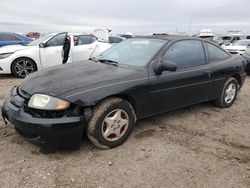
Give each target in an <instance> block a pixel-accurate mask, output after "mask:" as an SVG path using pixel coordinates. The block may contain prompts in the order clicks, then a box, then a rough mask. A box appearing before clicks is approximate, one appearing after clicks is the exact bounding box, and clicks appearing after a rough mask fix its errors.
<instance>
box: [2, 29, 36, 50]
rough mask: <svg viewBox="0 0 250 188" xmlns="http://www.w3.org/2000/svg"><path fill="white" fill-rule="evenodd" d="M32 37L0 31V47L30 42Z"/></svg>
mask: <svg viewBox="0 0 250 188" xmlns="http://www.w3.org/2000/svg"><path fill="white" fill-rule="evenodd" d="M31 41H32V39H30V38H28V37H25V36H23V35H20V34H17V33H6V32H0V47H2V46H6V45H17V44H28V43H30V42H31Z"/></svg>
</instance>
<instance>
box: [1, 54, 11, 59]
mask: <svg viewBox="0 0 250 188" xmlns="http://www.w3.org/2000/svg"><path fill="white" fill-rule="evenodd" d="M13 53H14V52H11V53H4V54H0V59H4V58H7V57H9V56H11V55H12V54H13Z"/></svg>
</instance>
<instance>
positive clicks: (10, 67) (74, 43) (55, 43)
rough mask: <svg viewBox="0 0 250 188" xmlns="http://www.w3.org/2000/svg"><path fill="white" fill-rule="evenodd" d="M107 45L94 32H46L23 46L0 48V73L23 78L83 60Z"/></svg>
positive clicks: (102, 49)
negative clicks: (91, 33) (46, 69)
mask: <svg viewBox="0 0 250 188" xmlns="http://www.w3.org/2000/svg"><path fill="white" fill-rule="evenodd" d="M111 46H112V45H111V44H110V43H108V42H105V41H103V40H98V38H97V37H95V36H94V35H86V34H80V33H59V34H48V35H45V36H43V37H42V38H39V39H37V40H35V41H33V42H31V43H30V44H28V45H26V46H21V45H15V46H5V47H2V48H0V74H13V75H15V76H18V77H21V78H24V77H26V76H27V75H29V74H31V73H33V72H35V71H39V70H41V69H44V68H47V67H51V66H55V65H59V64H63V63H71V62H81V61H83V60H87V59H89V58H91V57H93V56H97V55H99V54H100V53H101V52H103V51H105V50H106V49H108V48H109V47H111Z"/></svg>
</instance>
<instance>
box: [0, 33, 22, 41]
mask: <svg viewBox="0 0 250 188" xmlns="http://www.w3.org/2000/svg"><path fill="white" fill-rule="evenodd" d="M0 41H22V40H21V39H20V38H18V37H16V36H14V35H9V34H0Z"/></svg>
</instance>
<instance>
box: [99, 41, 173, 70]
mask: <svg viewBox="0 0 250 188" xmlns="http://www.w3.org/2000/svg"><path fill="white" fill-rule="evenodd" d="M167 42H168V41H167V40H163V39H146V38H136V39H128V40H125V41H123V42H121V43H119V44H117V45H115V46H114V47H112V48H109V49H108V50H106V51H105V52H104V53H102V54H101V56H99V57H98V58H97V59H99V60H101V59H105V60H109V61H114V62H117V63H118V64H124V65H131V66H144V65H146V63H147V62H148V61H149V60H150V59H151V58H152V57H153V56H154V55H155V54H156V53H157V52H158V51H159V50H160V49H161V48H162V47H163V45H164V44H166V43H167Z"/></svg>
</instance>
